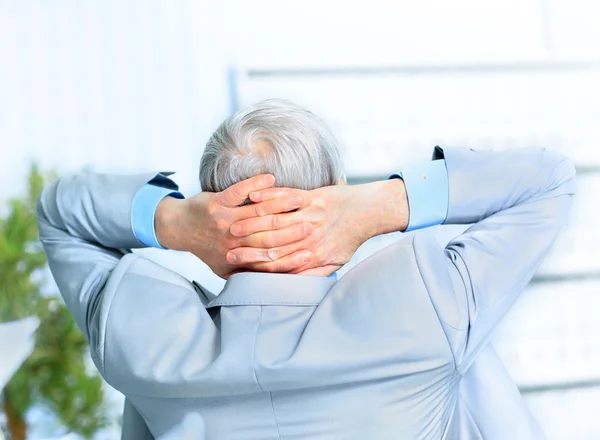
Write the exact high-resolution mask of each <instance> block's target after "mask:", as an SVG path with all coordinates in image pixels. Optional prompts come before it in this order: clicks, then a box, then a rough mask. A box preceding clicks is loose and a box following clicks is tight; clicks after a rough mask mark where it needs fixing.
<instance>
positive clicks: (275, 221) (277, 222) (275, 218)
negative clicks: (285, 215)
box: [271, 215, 280, 229]
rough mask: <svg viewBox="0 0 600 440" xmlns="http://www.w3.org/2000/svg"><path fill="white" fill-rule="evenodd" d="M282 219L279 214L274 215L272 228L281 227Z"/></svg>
mask: <svg viewBox="0 0 600 440" xmlns="http://www.w3.org/2000/svg"><path fill="white" fill-rule="evenodd" d="M279 224H280V221H279V216H277V215H274V216H272V217H271V229H277V228H278V227H279Z"/></svg>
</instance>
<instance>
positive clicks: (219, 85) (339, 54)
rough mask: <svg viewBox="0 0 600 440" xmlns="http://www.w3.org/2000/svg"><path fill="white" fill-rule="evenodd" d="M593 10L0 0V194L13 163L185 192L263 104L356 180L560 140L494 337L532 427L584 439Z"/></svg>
mask: <svg viewBox="0 0 600 440" xmlns="http://www.w3.org/2000/svg"><path fill="white" fill-rule="evenodd" d="M599 17H600V4H599V3H598V2H595V1H592V0H569V1H567V0H504V1H477V0H455V1H453V2H448V1H443V0H427V1H421V2H409V1H391V0H370V1H345V2H344V1H326V0H320V1H316V0H304V1H301V2H299V1H277V0H255V1H252V2H247V1H243V0H221V1H219V2H216V1H215V2H197V1H192V0H188V1H180V2H177V3H174V2H166V1H165V2H146V1H141V0H125V1H115V0H110V1H104V2H73V1H67V0H56V1H47V0H44V1H42V0H30V1H28V2H22V1H19V0H0V151H1V154H2V156H1V160H0V163H1V164H2V172H1V173H0V198H2V199H4V198H6V197H8V196H11V195H15V194H18V193H19V192H20V191H22V190H23V189H24V185H25V178H24V176H25V175H26V173H27V170H28V168H29V163H30V161H31V160H35V161H37V162H38V163H39V164H40V166H41V167H42V169H54V170H56V171H58V172H59V173H67V172H74V171H78V170H81V169H82V168H84V167H88V168H91V169H93V170H97V171H114V172H135V171H141V170H149V169H156V170H176V171H178V174H177V181H178V182H179V183H180V185H181V187H182V189H183V191H184V193H186V194H191V193H193V192H195V191H197V190H198V188H199V186H198V183H197V171H198V170H197V167H198V163H199V159H200V155H201V154H202V149H203V145H204V143H205V141H206V139H207V138H208V136H209V135H210V134H211V133H212V131H213V130H214V129H215V128H216V126H217V125H218V124H219V123H220V122H221V121H222V120H223V118H224V117H226V116H227V115H228V114H229V113H231V112H232V111H235V110H236V109H238V108H240V107H243V106H245V105H248V104H251V103H253V102H255V101H257V100H260V99H263V98H267V97H283V98H290V99H293V100H295V101H297V102H298V103H300V104H303V105H305V106H306V107H308V108H310V109H312V110H313V111H315V112H317V113H319V114H321V115H322V116H323V117H325V119H326V120H327V121H328V122H329V123H330V125H331V127H332V128H333V129H334V131H335V132H336V133H337V135H338V136H339V138H340V141H341V144H342V148H343V154H344V157H345V159H346V160H345V162H346V167H347V172H348V177H349V179H350V180H351V181H354V182H359V181H366V180H374V179H380V178H383V177H385V176H386V175H387V173H388V172H390V171H392V170H397V169H398V168H400V167H401V166H402V165H404V164H406V163H409V162H415V161H424V160H428V159H429V157H430V154H431V151H432V148H433V146H434V145H436V144H446V145H459V146H469V147H476V148H507V147H519V146H531V145H538V146H547V147H550V148H554V149H556V150H559V151H561V152H563V153H565V154H567V155H569V156H570V157H572V158H573V159H574V161H575V162H576V166H577V168H578V175H579V193H578V196H577V200H576V206H575V209H574V211H573V215H572V221H571V224H570V226H569V228H568V230H567V231H565V233H564V234H563V235H562V236H561V238H560V239H559V240H558V242H557V244H556V246H555V247H554V249H553V251H552V254H551V256H550V257H549V258H548V259H547V260H546V262H545V263H544V265H543V266H542V268H541V269H540V271H539V273H538V275H537V276H536V278H535V279H534V281H533V282H532V284H531V286H530V287H529V288H528V290H527V291H526V293H525V294H524V295H523V298H522V300H521V301H519V303H518V304H517V306H516V307H515V309H514V311H513V312H512V313H511V315H510V316H508V317H507V319H506V320H505V322H504V323H503V325H502V327H501V328H500V329H499V331H498V334H497V337H496V341H495V344H496V347H497V349H498V351H499V353H500V355H501V357H502V358H503V360H504V361H505V363H506V365H507V368H508V369H509V371H510V372H511V374H512V376H513V377H514V378H515V380H516V381H517V383H518V384H519V386H520V388H521V390H522V393H523V394H524V396H525V398H526V400H527V402H528V404H529V405H530V407H531V409H532V410H533V412H534V414H535V415H536V417H537V418H538V421H539V422H540V424H541V426H542V427H543V429H544V430H545V432H546V433H547V435H548V437H549V438H550V439H557V440H558V439H560V440H567V439H568V440H578V439H596V440H597V439H600V421H599V420H598V418H597V415H596V413H597V408H598V405H599V403H600V344H599V343H598V342H599V339H600V338H599V337H598V331H597V329H596V326H595V325H596V322H597V319H595V318H596V316H597V313H598V311H599V310H600V252H599V251H598V249H599V247H600V228H598V227H597V225H596V223H597V219H598V218H599V216H600V212H599V211H600V202H599V201H598V200H599V199H598V195H597V194H598V193H599V192H600V147H599V146H600V26H599V25H598V18H599ZM498 184H502V182H498ZM453 233H456V230H449V229H447V228H446V229H445V228H440V234H441V235H447V236H451V235H452V234H453ZM155 254H156V258H158V259H160V258H165V256H164V255H159V254H160V252H159V251H157V252H155ZM167 258H168V259H170V261H171V264H173V265H174V266H176V265H177V264H178V263H173V261H175V260H177V261H178V262H182V261H185V264H186V265H185V267H184V268H183V269H182V268H181V267H180V270H181V271H182V272H184V273H185V274H186V275H187V276H189V277H193V278H195V279H197V280H201V281H204V283H205V284H207V285H209V286H211V287H213V288H214V289H218V286H219V285H220V281H219V280H218V279H216V277H214V276H211V274H210V273H209V272H208V271H207V269H206V268H205V267H204V266H202V265H201V264H199V263H197V262H195V261H193V260H191V259H190V258H189V257H187V256H185V255H176V256H169V257H167ZM110 395H111V399H112V400H114V402H115V404H114V413H115V422H116V420H117V417H118V413H119V412H120V403H119V397H118V396H117V395H116V393H114V392H111V394H110ZM32 417H41V416H40V415H35V414H34V415H32ZM43 433H44V431H43V428H40V429H38V430H34V432H33V433H32V435H31V438H38V437H37V436H39V435H42V434H43ZM103 435H104V437H102V438H117V437H118V429H117V428H116V427H115V429H113V430H110V431H109V432H107V433H104V434H103Z"/></svg>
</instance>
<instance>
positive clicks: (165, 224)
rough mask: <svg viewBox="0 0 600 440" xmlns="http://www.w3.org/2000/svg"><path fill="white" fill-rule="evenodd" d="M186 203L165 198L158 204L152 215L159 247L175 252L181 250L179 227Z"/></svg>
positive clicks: (169, 197) (182, 200) (168, 197)
mask: <svg viewBox="0 0 600 440" xmlns="http://www.w3.org/2000/svg"><path fill="white" fill-rule="evenodd" d="M185 203H186V201H185V199H177V198H175V197H171V196H166V197H163V198H162V200H161V201H160V202H159V203H158V205H157V207H156V211H155V213H154V230H155V233H156V239H157V240H158V242H159V243H160V245H161V246H163V247H165V248H167V249H173V250H177V251H181V250H185V249H182V244H183V242H182V240H181V239H180V234H179V232H180V227H179V225H180V224H181V219H182V212H183V208H184V205H185Z"/></svg>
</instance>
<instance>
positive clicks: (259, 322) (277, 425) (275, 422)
mask: <svg viewBox="0 0 600 440" xmlns="http://www.w3.org/2000/svg"><path fill="white" fill-rule="evenodd" d="M262 314H263V308H262V306H261V307H260V315H259V316H258V323H257V324H256V333H254V345H253V347H252V372H253V373H254V380H255V381H256V385H258V388H259V389H260V390H261V391H262V392H263V393H264V392H265V390H263V387H262V386H261V385H260V381H259V380H258V373H257V372H256V341H257V339H258V330H259V329H260V324H261V322H262ZM269 400H270V402H271V410H272V411H273V422H274V424H275V429H276V430H277V438H278V439H279V440H281V433H280V432H279V423H277V414H276V413H275V405H274V404H273V393H271V391H269Z"/></svg>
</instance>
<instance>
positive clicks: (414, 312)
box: [38, 100, 574, 440]
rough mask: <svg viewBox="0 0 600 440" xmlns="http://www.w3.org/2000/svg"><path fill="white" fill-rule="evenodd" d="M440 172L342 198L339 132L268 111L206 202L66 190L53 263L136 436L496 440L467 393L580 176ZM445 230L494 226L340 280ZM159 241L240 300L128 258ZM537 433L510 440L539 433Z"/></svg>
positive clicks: (298, 112)
mask: <svg viewBox="0 0 600 440" xmlns="http://www.w3.org/2000/svg"><path fill="white" fill-rule="evenodd" d="M433 159H434V160H433V161H431V162H429V163H425V164H421V165H417V166H412V167H410V166H407V167H403V168H402V169H399V170H398V173H397V174H395V175H394V176H393V177H394V178H392V179H390V180H387V181H381V182H373V183H369V184H365V185H357V186H348V185H338V183H343V182H344V179H343V168H342V164H341V160H340V157H339V153H338V149H337V144H336V141H335V138H334V136H333V135H332V134H331V132H330V131H329V129H328V128H327V127H326V125H325V124H324V123H323V122H322V121H321V120H320V119H319V118H318V117H316V116H315V115H314V114H312V113H311V112H309V111H307V110H305V109H303V108H301V107H299V106H297V105H294V104H292V103H290V102H287V101H282V100H268V101H264V102H261V103H258V104H256V105H255V106H252V107H249V108H247V109H244V110H241V111H240V112H238V113H236V114H234V115H232V116H231V117H229V118H228V119H227V120H225V121H224V122H223V124H222V125H221V126H220V127H219V128H218V129H217V131H216V132H215V134H214V135H213V136H212V137H211V139H210V141H209V143H208V145H207V148H206V150H205V152H204V155H203V157H202V162H201V169H200V181H201V185H202V187H203V189H204V190H205V192H203V193H200V194H198V195H196V196H193V197H191V198H189V199H184V198H183V196H182V195H181V194H180V193H179V192H178V191H177V186H176V185H175V184H174V182H173V181H172V180H170V179H169V178H168V177H167V176H165V175H164V174H160V173H159V174H156V173H148V174H145V175H141V176H112V175H102V174H82V175H79V176H75V177H69V178H63V179H60V180H59V181H57V182H54V183H52V184H50V185H49V186H48V187H47V188H46V189H45V190H44V192H43V193H42V195H41V198H40V202H39V205H38V215H39V222H40V235H41V239H42V242H43V244H44V247H45V250H46V252H47V254H48V258H49V262H50V267H51V269H52V272H53V274H54V277H55V279H56V281H57V283H58V286H59V288H60V291H61V293H62V295H63V297H64V298H65V301H66V303H67V305H68V306H69V308H70V310H71V312H72V313H73V315H74V317H75V319H76V321H77V323H78V325H79V327H80V328H81V330H82V331H83V333H84V334H85V335H86V337H87V339H88V341H89V343H90V350H91V353H92V357H93V359H94V362H95V364H96V366H97V368H98V369H99V371H100V372H101V374H102V375H103V377H104V378H105V379H106V380H107V382H109V383H110V384H111V385H112V386H114V387H115V388H116V389H118V390H120V391H121V392H123V393H124V394H125V396H126V397H127V414H129V415H130V416H131V417H132V420H133V418H135V419H136V425H135V426H137V427H140V426H145V427H146V428H147V430H148V431H147V432H144V433H142V434H141V435H146V436H147V437H134V436H133V435H134V434H132V433H131V432H125V433H124V437H125V438H128V439H129V438H148V437H149V436H153V437H160V436H163V435H169V436H171V435H172V433H173V432H175V433H176V432H183V431H181V429H184V421H186V420H187V421H189V420H192V419H193V420H198V421H199V420H201V422H202V423H199V425H201V426H202V427H203V428H202V430H203V432H202V433H198V434H197V435H198V436H197V438H206V439H249V440H250V439H252V440H254V439H257V440H258V439H261V440H262V439H328V440H329V439H332V440H334V439H335V440H337V439H357V440H358V439H360V440H362V439H378V440H385V439H407V440H412V439H435V440H440V439H444V440H454V439H461V440H463V439H470V438H473V439H475V438H486V439H487V438H494V435H495V433H494V432H492V433H491V434H489V435H487V434H486V436H485V437H483V436H482V432H486V431H485V429H484V430H481V429H478V423H481V421H483V422H484V423H486V422H488V421H489V422H490V423H492V422H494V418H493V417H490V413H489V411H488V412H486V413H485V414H484V415H483V417H478V416H477V414H472V413H470V410H472V408H473V406H472V405H473V399H464V398H463V397H464V396H461V392H463V390H464V388H461V383H464V382H465V381H467V380H468V378H469V370H470V368H471V367H472V366H473V364H474V363H476V362H477V359H478V355H479V354H480V353H482V352H485V351H486V350H488V348H489V345H488V343H489V339H490V336H491V334H492V332H493V330H494V328H495V327H496V325H497V324H498V322H499V321H500V320H501V319H502V317H503V316H504V315H505V314H506V313H507V312H508V310H510V308H511V306H512V304H513V303H514V301H515V300H516V299H517V298H518V296H519V295H520V293H521V292H522V290H523V288H524V287H525V286H526V284H527V283H528V282H529V280H530V279H531V277H532V275H533V273H534V271H535V269H536V268H537V266H538V265H539V263H540V261H541V259H542V258H543V256H544V255H545V254H546V252H547V251H548V248H549V247H550V245H551V244H552V242H553V240H554V238H555V237H556V235H557V234H558V232H559V230H560V228H561V226H562V224H563V223H564V222H565V219H566V217H567V214H568V211H569V207H570V204H571V198H572V195H573V193H574V170H573V166H572V164H571V163H570V161H569V160H568V159H566V158H565V157H562V156H560V155H558V154H556V153H553V152H551V151H549V150H545V149H541V148H540V149H537V148H531V149H520V150H507V151H502V152H490V151H473V150H465V149H454V148H440V147H436V148H435V150H434V156H433ZM273 185H275V186H273ZM250 202H252V203H250ZM442 223H444V224H470V223H473V226H471V227H470V228H469V229H467V230H466V231H465V232H464V233H463V234H461V235H459V236H458V237H456V238H455V239H453V240H452V241H451V242H450V243H449V244H448V245H447V246H445V247H442V246H440V245H439V244H438V242H437V240H436V239H435V238H434V237H432V235H431V234H430V233H429V232H428V231H418V232H416V233H415V234H409V235H407V236H406V237H405V238H403V239H401V240H399V241H397V242H396V243H393V244H392V245H391V246H389V247H387V248H385V249H383V250H381V251H379V252H377V253H375V254H374V255H372V256H371V257H370V258H368V259H366V260H365V261H363V262H362V263H360V264H358V265H357V266H356V267H354V268H353V269H352V270H351V271H349V272H348V273H347V274H346V275H344V276H343V277H341V278H340V279H339V280H338V279H336V275H335V273H336V271H337V269H339V268H340V267H341V266H342V265H344V264H345V263H346V262H347V261H348V260H349V259H350V257H351V256H352V254H353V253H354V252H355V251H356V249H357V248H358V247H359V246H360V245H361V244H362V243H363V242H365V241H366V240H368V239H369V238H371V237H373V236H376V235H380V234H384V233H388V232H393V231H411V230H416V229H421V228H425V227H427V226H431V225H436V224H442ZM143 246H154V247H166V248H170V249H175V250H184V251H190V252H192V253H194V254H195V255H196V256H198V257H199V258H201V259H202V260H203V261H204V262H206V263H207V264H208V265H209V266H210V267H211V268H212V269H213V271H214V272H215V273H217V274H219V275H220V276H222V277H224V278H227V283H226V285H225V287H224V289H223V291H222V292H221V293H220V294H219V295H218V296H215V295H212V294H211V293H210V292H207V291H206V290H205V289H203V288H202V287H201V286H200V285H199V284H198V283H192V282H190V281H188V280H186V279H185V278H183V277H181V276H180V275H178V274H177V273H175V272H173V271H171V270H169V269H167V268H165V267H162V266H160V265H158V264H156V263H154V262H152V261H150V260H147V259H145V258H143V257H142V256H140V255H138V254H130V253H127V254H123V253H122V251H121V250H120V249H123V248H133V247H143ZM275 272H281V273H275ZM490 359H491V360H492V364H486V365H496V366H497V365H498V362H499V361H498V360H497V358H495V357H494V356H491V357H490V356H487V357H486V362H488V361H489V360H490ZM500 367H501V365H500ZM480 370H481V369H479V371H480ZM494 371H496V372H500V373H502V370H501V369H494ZM500 373H499V376H501V377H503V376H502V375H501V374H500ZM472 379H473V378H472ZM475 379H477V378H475ZM481 380H486V378H485V377H483V378H481ZM492 380H493V379H492ZM502 380H504V381H505V382H506V383H507V384H508V386H512V387H513V388H514V385H512V384H510V380H509V379H508V378H505V377H504V378H503V379H502ZM473 389H474V388H473ZM511 389H512V388H511ZM467 390H468V389H467ZM511 393H512V391H511ZM511 393H507V396H511V398H517V399H518V397H519V396H518V393H517V394H516V396H515V395H514V393H513V394H511ZM477 399H481V402H480V404H481V405H489V401H491V399H492V397H491V396H490V395H486V394H485V393H481V394H478V395H477V396H476V399H475V401H476V400H477ZM487 399H490V400H489V401H488V402H486V400H487ZM466 401H468V403H469V405H470V406H465V404H464V402H466ZM503 404H505V405H509V404H510V402H508V403H507V402H504V403H503ZM517 408H520V410H524V407H522V406H517ZM520 417H521V419H520V420H522V421H523V423H521V424H520V425H519V426H520V427H519V428H514V429H512V430H511V428H510V427H509V428H507V431H506V432H504V433H502V435H503V436H504V437H501V436H498V437H497V438H513V439H521V438H522V439H530V438H532V436H533V435H539V432H538V431H537V427H536V426H535V424H534V423H529V422H528V420H529V419H528V415H527V414H521V415H520ZM499 418H500V419H501V418H502V414H500V415H499ZM127 426H134V425H133V424H129V425H127V424H126V427H127ZM498 426H501V425H500V424H498ZM188 428H189V427H187V426H186V427H185V429H186V430H189V429H188ZM178 430H179V431H178ZM186 432H187V431H186ZM507 432H508V433H509V434H508V437H506V433H507ZM135 435H140V431H139V430H138V431H137V432H136V433H135ZM478 436H479V437H478ZM150 438H151V437H150Z"/></svg>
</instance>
